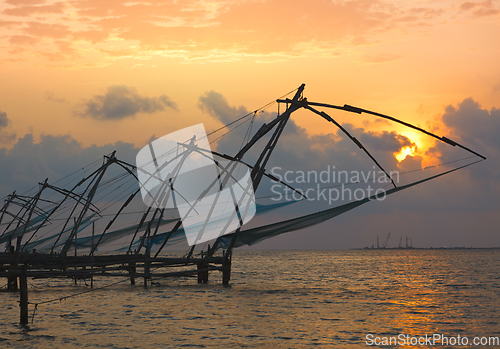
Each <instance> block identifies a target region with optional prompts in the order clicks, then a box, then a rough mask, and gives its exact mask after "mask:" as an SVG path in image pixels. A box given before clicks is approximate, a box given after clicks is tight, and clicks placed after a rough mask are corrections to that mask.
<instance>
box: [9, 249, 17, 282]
mask: <svg viewBox="0 0 500 349" xmlns="http://www.w3.org/2000/svg"><path fill="white" fill-rule="evenodd" d="M10 254H11V255H12V256H14V255H15V254H16V252H15V250H14V246H12V245H10ZM16 269H17V266H16V265H15V262H12V263H11V264H10V267H9V276H8V278H7V280H8V281H7V289H8V290H9V291H17V275H16V273H15V270H16Z"/></svg>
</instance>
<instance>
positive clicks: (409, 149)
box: [394, 146, 416, 162]
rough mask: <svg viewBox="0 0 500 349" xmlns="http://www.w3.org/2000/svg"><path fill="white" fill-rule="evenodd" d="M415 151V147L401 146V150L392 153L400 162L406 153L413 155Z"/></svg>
mask: <svg viewBox="0 0 500 349" xmlns="http://www.w3.org/2000/svg"><path fill="white" fill-rule="evenodd" d="M415 151H416V147H409V146H406V147H403V148H401V150H400V151H399V153H394V156H395V157H396V159H397V160H398V162H401V161H403V160H404V159H406V157H407V156H408V155H411V156H414V155H415Z"/></svg>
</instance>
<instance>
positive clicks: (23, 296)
mask: <svg viewBox="0 0 500 349" xmlns="http://www.w3.org/2000/svg"><path fill="white" fill-rule="evenodd" d="M19 284H20V302H19V306H20V308H21V325H27V324H28V278H27V275H26V265H23V266H22V268H21V275H20V277H19Z"/></svg>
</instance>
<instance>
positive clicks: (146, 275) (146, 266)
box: [144, 232, 150, 288]
mask: <svg viewBox="0 0 500 349" xmlns="http://www.w3.org/2000/svg"><path fill="white" fill-rule="evenodd" d="M148 233H149V232H148ZM146 241H147V244H148V245H147V246H146V251H145V252H144V288H147V287H148V278H149V277H150V276H149V272H150V270H149V241H150V240H149V235H148V238H147V240H146Z"/></svg>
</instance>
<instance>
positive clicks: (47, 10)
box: [2, 2, 65, 17]
mask: <svg viewBox="0 0 500 349" xmlns="http://www.w3.org/2000/svg"><path fill="white" fill-rule="evenodd" d="M64 8H65V3H64V2H55V3H53V4H50V5H40V6H32V5H27V6H21V7H14V8H7V9H5V10H3V12H2V13H4V14H6V15H9V16H22V17H27V16H31V15H33V14H36V15H40V14H53V13H63V10H64Z"/></svg>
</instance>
